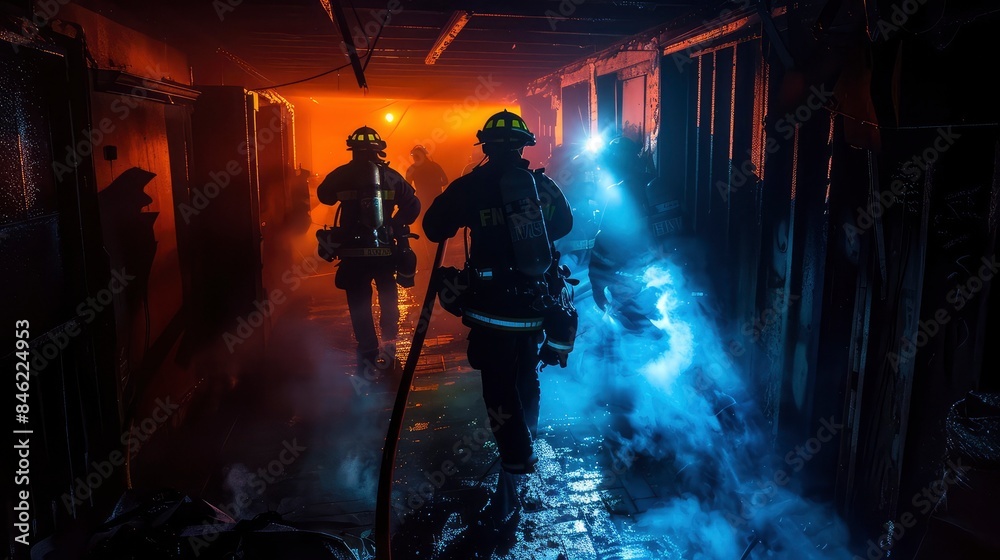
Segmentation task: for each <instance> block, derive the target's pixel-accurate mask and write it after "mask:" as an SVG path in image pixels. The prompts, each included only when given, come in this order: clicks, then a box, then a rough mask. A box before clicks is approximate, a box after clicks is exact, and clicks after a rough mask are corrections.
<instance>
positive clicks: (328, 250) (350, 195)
mask: <svg viewBox="0 0 1000 560" xmlns="http://www.w3.org/2000/svg"><path fill="white" fill-rule="evenodd" d="M385 148H386V143H385V142H384V141H383V140H382V138H381V137H380V136H379V134H378V132H376V131H375V130H374V129H372V128H369V127H361V128H359V129H357V130H355V131H354V132H353V133H351V135H350V136H348V137H347V149H348V151H350V152H351V156H352V157H351V161H350V162H349V163H347V164H345V165H342V166H340V167H338V168H336V169H334V170H333V171H332V172H331V173H330V174H329V175H327V176H326V178H325V179H324V180H323V182H322V183H321V184H320V185H319V187H317V189H316V197H317V198H318V199H319V201H320V202H322V203H323V204H329V205H334V204H336V203H338V202H339V203H340V212H339V216H340V223H339V224H338V226H337V227H336V228H334V229H332V230H329V229H326V230H320V233H318V234H317V236H318V237H319V238H320V254H321V256H323V257H324V258H326V259H327V260H331V261H332V260H333V259H335V258H339V259H340V265H339V267H338V269H337V276H336V280H335V284H336V286H337V287H338V288H340V289H342V290H344V291H346V292H347V305H348V309H349V310H350V314H351V323H352V326H353V327H354V337H355V338H356V339H357V342H358V348H357V357H358V372H359V374H362V375H364V377H365V378H367V379H371V378H377V377H379V376H380V374H381V373H383V372H385V371H386V370H390V369H391V368H393V367H398V365H399V363H398V360H396V336H397V335H398V330H399V325H398V323H399V307H398V301H397V297H398V291H397V287H396V284H397V282H399V283H400V284H403V283H404V282H405V281H406V280H405V277H406V275H407V274H412V271H411V270H406V267H407V263H408V262H409V261H407V258H408V257H407V254H406V253H407V252H406V249H405V243H406V235H407V234H408V226H409V224H411V223H413V222H414V220H416V219H417V216H418V215H419V213H420V201H419V200H418V199H417V197H416V194H415V192H414V190H413V187H412V186H410V184H409V183H407V182H406V179H404V178H403V176H402V175H400V174H399V173H398V172H397V171H395V170H394V169H392V168H390V167H389V162H387V161H385V160H384V159H383V158H385ZM394 211H395V212H394ZM323 232H327V235H326V236H325V237H324V236H323V235H320V234H322V233H323ZM410 255H412V253H410ZM404 261H406V262H404ZM412 266H413V267H415V262H414V263H412ZM372 282H374V283H375V287H376V289H377V291H378V302H379V308H380V310H381V316H380V320H379V323H380V327H381V331H382V333H381V334H382V344H381V345H380V344H379V339H378V336H377V335H376V333H375V321H374V318H373V316H372ZM404 285H405V284H404ZM380 350H381V352H380Z"/></svg>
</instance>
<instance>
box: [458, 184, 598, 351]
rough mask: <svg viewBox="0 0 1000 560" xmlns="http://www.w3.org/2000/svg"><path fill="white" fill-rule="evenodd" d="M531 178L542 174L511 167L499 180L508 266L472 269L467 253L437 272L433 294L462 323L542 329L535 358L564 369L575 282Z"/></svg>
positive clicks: (572, 331) (572, 334) (573, 325)
mask: <svg viewBox="0 0 1000 560" xmlns="http://www.w3.org/2000/svg"><path fill="white" fill-rule="evenodd" d="M536 176H538V177H544V175H542V174H541V171H537V172H531V171H528V170H527V169H522V168H512V169H509V170H508V171H507V172H505V173H504V175H503V176H502V177H501V178H500V188H501V196H502V201H503V216H504V222H505V223H506V225H507V230H508V233H509V235H510V240H511V245H512V247H513V255H514V263H513V266H512V267H509V268H505V269H494V268H474V267H472V266H471V265H470V263H469V259H468V252H467V254H466V265H465V268H464V269H462V270H458V269H456V268H454V267H446V268H442V269H440V270H439V271H438V274H440V275H441V276H440V278H439V284H438V286H439V291H438V297H439V299H440V301H441V306H442V307H443V308H444V309H445V310H446V311H448V312H449V313H452V314H453V315H456V316H458V317H462V322H463V323H464V324H465V325H467V326H485V327H488V328H494V329H499V330H520V331H532V330H534V331H537V330H541V331H543V333H544V341H543V343H542V348H541V350H540V351H539V359H540V360H541V361H542V362H543V363H545V364H546V365H556V364H558V365H560V366H561V367H566V361H567V358H568V355H569V353H570V352H572V351H573V343H574V341H575V339H576V331H577V313H576V307H575V306H574V305H573V292H572V288H571V286H573V285H576V284H577V283H578V282H579V281H578V280H575V279H571V278H570V277H569V276H570V270H569V267H567V266H566V265H562V266H560V265H559V253H558V252H557V251H555V250H554V248H553V245H552V242H551V241H550V240H549V236H548V232H547V230H546V227H545V220H544V218H543V214H542V205H541V201H540V200H539V195H538V187H537V183H536ZM546 180H547V179H546ZM495 311H502V315H498V314H497V313H495Z"/></svg>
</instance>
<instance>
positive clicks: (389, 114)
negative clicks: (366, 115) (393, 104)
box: [385, 113, 396, 122]
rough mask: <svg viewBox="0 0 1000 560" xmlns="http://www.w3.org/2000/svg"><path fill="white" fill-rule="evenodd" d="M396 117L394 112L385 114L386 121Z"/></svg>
mask: <svg viewBox="0 0 1000 560" xmlns="http://www.w3.org/2000/svg"><path fill="white" fill-rule="evenodd" d="M394 118H396V117H395V116H393V114H392V113H386V114H385V122H392V119H394Z"/></svg>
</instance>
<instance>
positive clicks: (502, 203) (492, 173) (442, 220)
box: [423, 111, 576, 523]
mask: <svg viewBox="0 0 1000 560" xmlns="http://www.w3.org/2000/svg"><path fill="white" fill-rule="evenodd" d="M476 138H477V139H478V140H479V143H478V144H477V145H482V150H483V153H484V154H486V156H487V158H488V161H487V162H486V163H484V164H483V165H481V166H478V167H476V168H475V169H474V170H472V171H471V172H470V173H469V174H468V175H465V176H463V177H460V178H458V179H456V180H455V181H454V182H452V183H451V185H449V186H448V188H447V189H446V190H445V192H444V193H442V194H441V195H440V196H438V197H437V198H436V199H435V200H434V202H433V203H432V204H431V206H430V208H428V209H427V212H426V215H425V216H424V221H423V228H424V232H426V234H427V237H428V239H430V240H431V241H433V242H436V243H440V242H441V241H444V240H445V239H447V238H450V237H452V236H454V235H455V234H456V233H457V232H458V230H459V228H463V227H467V228H469V230H470V231H471V248H470V252H469V255H468V260H467V262H466V265H465V269H464V270H462V271H458V270H456V269H453V268H443V269H440V270H439V271H436V272H435V273H436V274H439V275H440V277H441V281H440V283H439V286H441V289H440V292H439V296H440V299H441V302H442V306H444V307H445V309H447V310H449V311H450V312H452V313H454V314H456V315H460V316H461V317H462V322H463V323H464V324H465V325H466V326H468V327H470V332H469V347H468V358H469V364H470V365H471V366H472V367H473V368H475V369H478V370H480V372H481V374H482V384H483V400H484V401H485V402H486V407H487V410H488V412H489V417H490V420H489V422H490V428H491V429H492V430H493V434H494V437H495V438H496V442H497V448H498V449H499V452H500V463H501V467H502V472H501V477H500V482H499V483H498V489H497V494H496V496H495V498H494V500H495V504H494V505H495V507H494V508H493V510H492V514H493V521H494V522H497V521H498V522H500V523H506V522H508V521H510V519H512V518H513V515H514V513H516V512H517V510H518V509H519V504H517V495H516V491H515V490H514V484H515V482H514V480H513V479H512V478H511V476H510V475H523V474H528V473H531V472H534V465H535V463H536V462H537V460H538V459H537V457H536V456H535V454H534V452H533V450H532V442H533V438H535V437H537V425H538V409H539V397H540V392H539V383H538V372H537V369H536V368H537V366H538V364H539V361H540V360H541V361H542V362H544V363H545V364H549V365H555V364H559V365H561V366H562V367H565V365H566V357H567V354H568V353H569V352H570V351H571V350H572V345H573V339H574V338H575V333H576V310H575V308H573V303H572V296H571V295H570V292H569V288H568V286H567V282H566V280H567V279H568V276H569V271H568V269H567V268H566V267H559V265H558V254H557V253H555V251H554V249H553V246H552V242H553V241H554V240H556V239H559V238H560V237H563V236H565V235H566V234H567V233H568V232H569V231H570V229H571V228H572V226H573V215H572V213H571V211H570V207H569V204H568V203H567V202H566V198H565V197H564V196H563V193H562V192H561V191H560V190H559V187H558V186H556V184H555V183H554V182H553V181H552V180H551V179H549V178H548V177H547V176H545V175H544V174H543V173H542V172H541V171H540V170H538V171H532V170H529V169H528V161H527V160H525V159H523V158H522V157H521V153H522V151H523V149H524V147H525V146H531V145H534V143H535V136H534V134H532V133H531V132H530V131H529V130H528V128H527V125H525V123H524V120H522V119H521V117H519V116H518V115H516V114H514V113H511V112H508V111H502V112H500V113H497V114H495V115H493V116H491V117H490V118H489V119H488V120H487V121H486V124H485V125H484V126H483V129H482V130H480V131H479V132H477V133H476ZM539 344H541V350H539ZM543 367H544V366H543Z"/></svg>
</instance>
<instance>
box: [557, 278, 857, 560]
mask: <svg viewBox="0 0 1000 560" xmlns="http://www.w3.org/2000/svg"><path fill="white" fill-rule="evenodd" d="M626 272H631V278H632V279H633V280H632V281H631V282H630V281H628V280H627V279H628V278H630V276H629V275H628V274H625V275H623V278H625V279H626V280H623V282H622V285H620V286H612V287H610V288H609V289H608V292H609V294H610V296H611V300H612V305H611V307H610V311H605V310H599V309H597V307H596V306H595V304H594V302H593V299H592V298H591V297H584V298H577V307H578V312H579V314H580V331H579V334H578V338H577V341H576V350H574V352H573V354H571V357H570V363H569V367H568V368H567V370H563V371H554V372H553V371H552V370H548V369H547V370H545V371H543V376H542V384H543V386H542V414H543V418H542V423H543V425H544V424H545V423H546V421H549V422H559V421H566V420H567V419H570V420H572V419H574V418H575V419H578V420H579V419H586V420H592V421H594V422H596V423H598V425H599V426H598V427H599V429H600V430H601V432H602V435H603V436H604V440H605V442H606V443H607V444H608V447H609V448H610V449H611V452H612V454H613V461H614V464H617V465H624V466H625V467H626V468H628V469H632V468H633V467H634V466H635V464H637V461H639V462H641V461H645V462H646V463H645V464H647V465H648V464H650V463H653V464H655V468H656V469H657V470H658V471H659V472H661V473H662V476H663V479H665V480H666V481H667V483H666V484H661V485H660V501H659V502H658V503H657V505H656V506H655V507H653V508H651V509H649V510H648V511H646V512H645V513H641V514H638V515H637V518H638V528H639V530H641V531H644V532H646V533H648V534H650V535H657V536H661V535H662V536H663V537H664V538H667V539H669V541H670V542H672V543H673V544H674V545H676V547H677V550H678V553H679V554H680V555H681V557H683V558H696V559H697V558H705V559H719V558H733V559H734V560H735V559H739V558H740V557H741V554H743V553H744V551H746V550H747V549H748V548H750V547H752V548H753V550H752V552H750V553H749V554H748V556H747V558H751V559H752V558H781V559H784V558H788V559H801V558H850V557H851V554H850V553H849V552H848V550H847V547H846V543H847V531H846V528H845V526H844V524H843V523H842V522H841V520H839V519H838V518H837V516H836V515H835V514H834V513H833V512H832V511H831V510H830V509H829V508H828V507H826V506H823V505H819V504H814V503H811V502H810V501H808V500H806V499H805V498H803V497H801V496H799V495H798V494H797V493H796V491H795V489H796V488H798V487H799V486H800V485H801V484H802V483H803V482H805V481H804V480H802V479H801V478H802V477H804V473H801V474H796V473H794V472H788V473H786V472H784V471H781V469H780V467H781V466H784V465H783V464H782V463H781V462H780V459H781V457H783V456H784V454H785V453H786V452H787V451H788V450H782V449H772V441H771V438H770V436H769V433H768V430H767V429H765V428H764V425H765V422H764V421H763V419H762V418H761V417H760V414H759V412H758V410H757V407H756V406H755V404H754V401H753V398H752V396H751V394H750V392H749V391H748V390H747V385H746V383H745V382H744V378H743V374H742V372H740V371H739V369H738V368H737V367H736V365H735V364H734V363H733V361H732V359H731V358H730V355H729V354H728V353H727V351H726V347H725V345H724V344H723V342H722V340H723V338H722V337H721V336H720V332H719V331H720V329H719V327H718V326H717V324H716V322H715V321H714V320H713V318H712V317H711V313H710V312H709V311H707V310H706V309H705V307H704V301H703V300H704V299H705V298H704V297H703V296H702V294H703V293H704V292H703V291H702V290H703V289H704V288H703V287H700V286H695V285H693V284H692V283H691V282H689V280H688V279H687V278H686V277H685V274H684V273H683V271H682V269H681V268H680V267H678V266H677V265H675V264H674V263H672V262H670V261H669V260H667V259H660V260H658V261H657V262H654V263H653V264H651V265H647V266H643V267H641V268H639V269H636V270H632V271H626ZM578 277H579V276H578ZM580 280H581V282H582V283H581V285H580V286H579V287H578V291H582V292H583V293H588V292H589V290H590V286H588V285H587V278H586V274H583V275H582V277H580ZM638 312H641V314H642V315H644V316H645V317H646V318H648V321H645V322H643V321H641V320H637V319H636V317H637V315H638V314H639V313H638ZM786 468H787V466H786ZM789 470H790V469H789ZM779 471H780V474H779ZM632 474H634V473H625V476H630V475H632ZM796 476H798V477H800V478H799V479H796V478H795V477H796Z"/></svg>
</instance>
